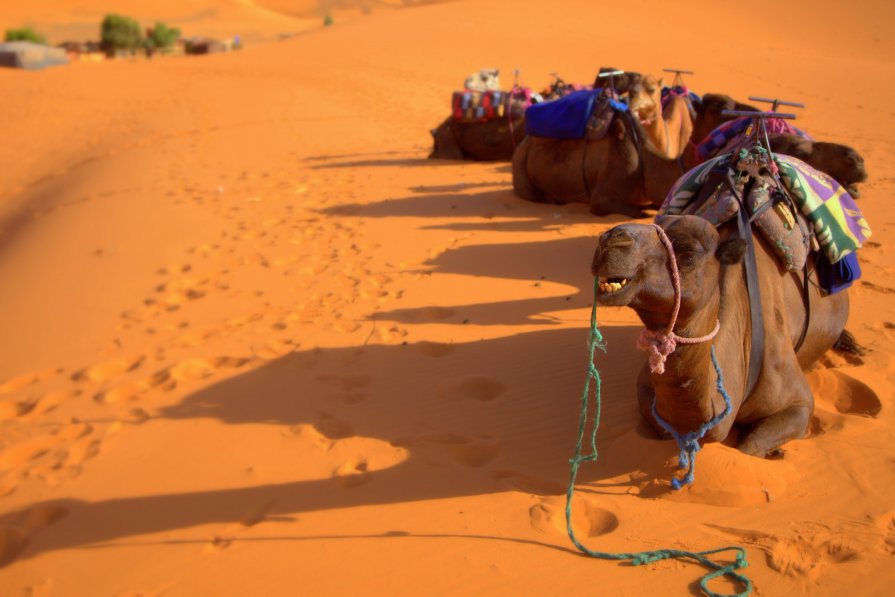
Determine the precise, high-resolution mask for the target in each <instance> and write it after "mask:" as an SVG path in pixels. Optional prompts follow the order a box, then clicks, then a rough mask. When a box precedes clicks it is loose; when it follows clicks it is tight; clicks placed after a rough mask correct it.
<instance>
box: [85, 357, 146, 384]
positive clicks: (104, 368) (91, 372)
mask: <svg viewBox="0 0 895 597" xmlns="http://www.w3.org/2000/svg"><path fill="white" fill-rule="evenodd" d="M145 359H146V357H144V356H143V355H138V356H135V357H129V358H123V359H115V360H112V361H106V362H104V363H98V364H96V365H91V366H89V367H87V368H85V369H82V370H80V371H77V372H75V373H74V374H72V376H71V377H72V379H73V380H74V381H93V382H103V381H109V380H110V379H113V378H115V377H118V376H119V375H122V374H124V373H127V372H128V371H133V370H134V369H137V368H138V367H139V366H140V365H141V364H142V363H143V361H144V360H145Z"/></svg>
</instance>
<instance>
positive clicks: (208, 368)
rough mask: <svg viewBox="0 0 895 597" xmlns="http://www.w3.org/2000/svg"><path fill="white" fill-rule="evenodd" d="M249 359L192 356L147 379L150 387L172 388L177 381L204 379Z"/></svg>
mask: <svg viewBox="0 0 895 597" xmlns="http://www.w3.org/2000/svg"><path fill="white" fill-rule="evenodd" d="M249 361H250V359H245V358H238V357H212V358H194V359H187V360H185V361H181V362H180V363H177V364H176V365H172V366H170V367H168V368H166V369H162V370H161V371H157V372H156V373H155V374H154V375H153V376H152V377H151V378H150V379H149V380H148V383H149V385H150V386H151V387H161V388H162V389H165V390H169V389H174V388H175V387H176V386H177V383H178V382H182V381H192V380H196V379H204V378H206V377H209V376H211V375H214V374H215V373H217V371H218V370H220V369H236V368H238V367H242V366H243V365H245V364H246V363H248V362H249Z"/></svg>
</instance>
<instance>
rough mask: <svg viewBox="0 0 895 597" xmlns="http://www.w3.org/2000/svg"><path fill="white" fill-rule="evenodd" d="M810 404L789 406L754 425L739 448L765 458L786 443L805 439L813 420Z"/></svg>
mask: <svg viewBox="0 0 895 597" xmlns="http://www.w3.org/2000/svg"><path fill="white" fill-rule="evenodd" d="M811 411H812V408H811V405H810V404H797V405H793V406H789V407H787V408H785V409H783V410H782V411H780V412H777V413H774V414H773V415H770V416H767V417H765V418H764V419H761V420H759V421H756V422H755V423H753V424H752V425H751V426H750V427H749V428H748V430H747V431H746V433H745V434H744V435H743V437H742V439H741V440H740V443H739V445H738V446H737V448H738V449H739V450H740V451H741V452H745V453H746V454H749V455H751V456H758V457H759V458H765V457H766V456H768V455H769V454H771V453H772V452H774V451H776V450H777V449H778V448H779V447H780V446H781V445H783V444H785V443H786V442H788V441H790V440H793V439H798V438H800V437H804V435H805V433H806V432H807V430H808V422H809V420H810V418H811Z"/></svg>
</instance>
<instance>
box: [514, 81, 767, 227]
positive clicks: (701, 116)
mask: <svg viewBox="0 0 895 597" xmlns="http://www.w3.org/2000/svg"><path fill="white" fill-rule="evenodd" d="M644 79H645V78H641V79H640V80H639V81H638V83H637V84H635V85H634V86H633V88H632V89H631V90H630V92H629V95H630V97H632V98H635V97H642V96H643V95H649V93H648V92H647V91H645V90H643V89H642V86H643V85H644ZM677 101H678V102H682V103H676V104H675V105H673V106H672V105H671V104H669V106H667V109H668V112H669V113H672V112H675V111H682V112H683V111H686V112H689V110H687V109H686V100H685V99H684V98H677ZM659 105H661V103H660V104H659ZM694 108H695V109H696V119H695V121H693V123H692V130H693V135H695V134H698V133H699V132H700V131H705V134H708V133H709V132H711V131H712V130H714V129H715V128H716V127H717V126H719V125H720V124H721V123H723V122H725V121H727V120H730V119H731V117H729V116H724V114H723V111H724V110H731V109H738V110H740V109H742V110H753V111H754V110H755V108H753V107H751V106H748V105H746V104H740V103H737V102H736V101H735V100H733V99H732V98H730V97H729V96H726V95H719V94H706V95H705V96H704V98H703V101H702V102H701V103H700V104H697V105H696V106H694ZM636 109H637V108H636V106H635V110H636ZM681 118H682V119H683V118H684V115H683V114H681ZM663 128H664V127H663ZM685 131H686V127H683V126H682V127H681V129H680V132H679V134H680V133H683V132H685ZM645 134H646V133H645V131H644V130H643V127H642V125H641V124H640V123H639V122H636V119H633V118H616V119H615V120H614V121H613V123H612V126H611V127H610V130H609V134H608V135H606V136H605V137H604V138H602V139H593V138H584V139H580V140H579V139H575V140H558V139H547V138H542V137H526V138H525V140H524V141H522V143H520V144H519V146H518V147H517V148H516V152H515V153H514V154H513V191H514V192H515V193H516V195H517V196H519V197H521V198H522V199H526V200H529V201H535V202H538V203H561V204H564V203H589V204H590V210H591V213H593V214H595V215H600V216H602V215H609V214H613V213H618V214H623V215H626V216H629V217H632V218H643V217H646V214H645V213H644V212H643V209H644V208H656V207H658V206H659V205H661V204H662V201H663V200H664V199H665V195H666V194H667V193H668V191H669V190H670V189H671V187H672V186H673V185H674V183H675V181H677V179H678V177H680V175H681V174H682V173H683V172H684V171H686V170H688V169H690V168H691V167H693V166H694V165H696V157H695V154H694V152H691V151H685V150H684V149H683V148H680V149H679V151H681V152H682V153H680V154H678V155H679V158H680V159H672V158H668V157H666V155H662V154H660V153H659V152H657V151H656V149H655V148H654V147H653V146H652V145H653V144H652V143H642V142H641V140H643V139H644V137H645ZM691 137H692V135H691ZM680 138H681V139H682V136H681V137H680ZM681 143H682V144H683V143H685V142H684V141H681ZM687 143H689V141H687ZM660 144H661V142H660ZM661 145H662V148H663V149H664V144H661ZM691 146H692V145H691Z"/></svg>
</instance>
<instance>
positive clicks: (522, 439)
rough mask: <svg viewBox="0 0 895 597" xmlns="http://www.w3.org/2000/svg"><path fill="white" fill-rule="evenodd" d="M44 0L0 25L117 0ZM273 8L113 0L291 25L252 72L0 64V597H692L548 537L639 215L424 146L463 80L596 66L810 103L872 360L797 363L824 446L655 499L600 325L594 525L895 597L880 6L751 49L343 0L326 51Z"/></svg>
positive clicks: (733, 36)
mask: <svg viewBox="0 0 895 597" xmlns="http://www.w3.org/2000/svg"><path fill="white" fill-rule="evenodd" d="M41 4H42V6H43V8H32V7H31V6H30V5H28V4H26V3H24V2H21V3H15V4H14V6H13V7H12V8H10V9H7V7H4V11H3V15H2V17H0V18H2V20H3V22H2V23H0V25H2V26H4V27H6V26H17V25H20V24H23V23H28V24H35V25H39V26H40V27H39V28H41V29H43V30H44V31H46V32H48V34H50V35H51V41H62V39H61V38H63V37H65V36H66V35H65V34H67V33H69V32H71V31H73V29H71V28H69V27H70V26H71V24H72V23H73V22H76V21H78V22H81V21H83V22H85V23H86V22H87V21H91V22H95V21H96V20H97V19H96V18H95V15H96V14H100V13H102V12H104V11H105V10H106V8H105V7H104V6H103V4H104V3H102V2H99V1H98V0H69V1H67V2H62V1H61V0H55V1H53V2H47V3H41ZM106 4H108V3H106ZM286 4H287V3H285V2H275V1H273V0H271V1H270V2H264V3H252V2H236V1H231V2H228V1H225V0H201V1H198V0H197V1H196V2H173V0H170V1H169V0H166V1H164V2H141V3H134V5H135V8H133V9H132V10H131V11H130V14H134V15H135V16H138V17H140V18H141V19H144V20H147V21H149V20H150V19H154V18H163V19H170V20H171V21H173V23H174V24H176V25H178V26H182V27H183V28H184V29H186V30H187V31H186V32H187V33H203V32H209V33H215V32H221V31H223V30H225V29H227V30H229V29H230V28H231V27H230V25H229V23H231V22H237V21H238V22H239V25H240V27H241V31H246V32H250V31H251V32H255V34H256V35H257V37H258V39H274V38H276V37H277V36H278V35H279V33H281V32H286V31H293V30H297V29H299V27H298V26H297V25H296V23H298V22H301V23H305V22H307V23H309V24H308V26H307V27H306V28H305V29H306V30H307V32H306V33H304V34H302V35H300V36H298V37H295V38H293V39H290V40H287V41H281V42H277V43H273V42H271V43H259V44H248V45H247V48H246V49H245V50H243V51H241V52H237V53H232V54H227V55H214V56H206V57H194V58H192V57H186V58H172V59H160V60H152V61H136V62H107V63H100V64H73V65H71V66H69V67H65V68H55V69H49V70H46V71H42V72H36V73H26V72H18V71H12V70H0V88H2V89H3V104H4V107H5V108H4V109H3V110H0V130H2V131H3V138H4V143H2V144H0V164H3V167H2V168H0V230H2V232H0V280H3V282H2V283H0V329H2V330H3V341H2V343H0V594H3V595H18V594H23V595H25V594H27V595H91V596H93V595H115V596H124V595H130V596H135V595H144V596H148V595H162V594H164V595H230V594H234V595H235V594H239V595H256V594H271V595H286V594H288V595H294V594H348V593H358V592H363V593H371V594H388V595H418V594H495V595H505V594H537V595H543V594H563V595H565V594H572V595H578V594H588V595H592V594H600V595H603V594H607V595H609V594H612V595H643V594H672V595H685V594H697V593H698V588H697V585H696V582H697V580H698V578H699V577H700V576H701V574H702V571H701V569H700V568H699V567H698V566H695V565H691V564H685V563H681V562H675V561H663V562H657V563H653V564H649V565H646V566H643V567H641V568H633V567H631V566H628V565H621V564H615V563H609V562H600V561H594V560H591V559H589V558H586V557H583V556H580V555H579V554H578V552H577V551H576V550H575V549H574V547H572V546H571V545H570V543H569V541H568V538H567V537H566V535H565V530H564V524H565V523H564V514H563V511H564V492H565V488H566V483H567V479H568V459H569V457H570V456H571V455H572V451H573V447H574V441H575V432H576V428H577V418H578V414H579V413H578V409H579V400H580V392H581V386H582V384H583V382H584V375H585V368H584V364H585V363H584V360H585V342H586V337H587V319H588V316H589V305H590V301H591V288H592V280H591V279H590V277H589V265H590V258H591V254H592V250H593V247H594V241H595V238H596V237H597V236H598V235H599V234H600V232H602V231H604V230H606V229H607V228H608V227H610V226H612V225H614V224H617V223H619V222H622V221H624V219H623V218H621V217H619V216H615V217H609V218H595V217H593V216H590V215H589V214H587V213H586V210H585V209H583V208H582V207H581V206H572V207H557V206H549V205H535V204H531V203H527V202H524V201H522V200H520V199H518V198H516V197H515V196H514V195H513V194H512V190H511V183H510V172H509V166H508V165H507V164H502V163H496V164H474V163H449V162H436V161H428V160H426V159H425V158H426V155H427V153H428V151H429V148H430V138H429V134H428V130H429V129H430V128H432V127H434V126H435V125H437V124H438V122H439V121H440V120H441V119H443V118H444V117H445V116H446V115H447V112H448V102H449V94H450V92H451V91H452V90H453V89H455V88H457V87H458V86H459V85H461V84H462V81H463V79H464V78H465V77H466V75H467V74H469V73H470V72H472V71H475V70H477V69H478V68H480V67H484V66H495V67H499V68H501V69H502V71H503V73H504V75H505V77H506V73H508V72H510V71H511V70H512V69H513V68H517V67H518V68H520V69H522V79H523V81H524V82H525V83H528V84H530V85H532V86H534V87H542V86H544V85H545V84H546V83H547V82H548V80H549V73H550V72H551V71H558V72H559V73H561V74H562V76H563V77H564V78H566V79H567V80H573V81H580V82H588V81H589V80H590V79H591V78H592V76H593V73H594V72H595V71H596V69H597V68H598V67H599V66H601V65H612V66H617V67H623V68H629V69H632V70H638V71H642V72H650V73H657V74H658V73H659V72H660V70H661V69H662V68H663V67H680V68H689V69H692V70H695V71H696V73H697V74H696V75H695V76H692V77H690V78H689V80H688V83H689V84H690V86H691V87H692V88H693V89H694V90H695V91H697V92H699V93H705V92H723V93H728V94H731V95H733V96H735V97H737V98H745V97H746V96H747V95H750V94H753V95H755V94H758V95H765V96H780V97H783V98H784V99H790V100H796V101H802V102H805V103H806V104H807V105H808V107H807V108H806V109H805V110H804V111H803V112H802V113H801V114H800V119H799V123H800V126H802V127H803V128H805V129H806V130H808V131H810V132H811V133H812V134H814V135H815V136H816V137H818V138H821V139H825V140H831V141H837V142H841V143H846V144H850V145H853V146H854V147H855V148H857V149H858V150H859V151H860V152H861V153H862V154H863V155H864V157H865V158H866V161H867V167H868V170H869V172H870V176H871V179H870V181H869V182H868V183H866V184H865V185H864V187H863V196H862V198H861V199H860V206H861V208H862V209H863V210H864V213H865V214H866V216H867V217H868V219H869V221H870V223H871V226H872V227H873V230H874V235H873V238H872V239H871V242H870V243H868V244H867V246H866V247H865V249H864V250H862V251H861V254H860V259H861V266H862V268H863V270H864V278H863V279H862V281H861V282H860V283H858V284H857V285H856V286H855V287H854V288H853V289H852V290H851V291H850V292H851V297H852V301H853V302H852V314H851V318H850V320H849V324H848V328H849V329H850V330H851V331H853V332H854V334H855V335H856V337H857V338H858V340H859V342H860V343H861V344H863V345H864V346H865V347H867V348H868V349H869V352H868V353H867V355H866V356H864V357H862V358H860V359H856V358H844V357H842V356H839V355H836V354H833V353H830V354H829V355H828V356H827V357H825V358H824V359H823V362H822V363H820V364H819V365H818V366H817V367H816V368H815V369H814V370H812V371H811V372H809V373H808V378H809V381H810V383H811V386H812V388H813V389H814V392H815V396H816V402H817V406H816V411H815V416H814V419H813V420H812V425H811V434H810V436H809V437H807V438H805V439H801V440H798V441H793V442H790V443H789V444H787V445H785V446H784V448H785V458H783V459H782V460H775V461H763V460H758V459H754V458H751V457H748V456H744V455H742V454H740V453H738V452H737V451H736V450H734V449H732V448H729V447H725V446H722V445H715V444H713V445H708V446H706V447H705V448H704V449H703V450H702V451H701V452H700V454H699V457H698V464H697V475H696V484H695V485H694V486H693V487H692V488H689V489H685V490H683V491H681V492H672V491H671V490H670V489H669V487H668V480H669V479H670V477H671V476H672V475H673V474H674V468H673V465H674V460H675V458H674V456H675V450H674V447H673V445H672V443H671V442H667V441H660V440H657V439H655V438H654V437H653V436H652V435H651V434H650V432H649V431H648V430H647V429H646V428H645V426H644V424H643V423H642V421H641V420H640V416H639V414H638V413H637V410H636V407H635V403H634V376H635V375H636V372H637V371H638V370H639V368H640V366H641V364H642V363H643V360H644V356H643V354H642V353H640V352H638V351H637V350H636V349H635V347H634V340H635V338H636V335H637V333H638V330H639V327H638V325H637V321H636V319H635V318H634V316H633V313H632V312H630V311H628V310H619V309H601V310H600V313H599V318H600V322H601V326H602V328H603V330H604V333H605V335H606V338H607V340H608V346H609V351H608V354H607V355H605V356H600V358H599V360H598V366H599V368H600V369H601V371H602V372H603V375H604V400H605V404H604V422H603V426H602V428H601V432H600V439H599V446H600V461H599V463H597V464H595V465H593V464H592V465H588V466H586V467H585V468H584V470H583V472H582V478H581V485H580V487H579V492H578V495H579V498H578V499H579V501H578V502H577V504H576V514H575V525H576V528H577V529H578V532H579V535H580V536H581V537H582V539H583V540H584V541H585V542H586V543H587V544H588V545H590V546H591V547H593V548H596V549H601V550H606V551H634V550H642V549H656V548H662V547H671V548H679V549H691V550H702V549H710V548H713V547H720V546H723V545H733V544H738V545H743V546H744V547H745V548H746V549H747V550H748V554H749V561H750V563H751V566H750V567H749V568H748V569H747V570H746V572H747V573H748V574H749V576H750V578H752V579H753V581H754V583H755V586H756V593H757V594H759V595H781V594H787V595H788V594H804V595H838V594H842V593H843V592H845V591H848V592H849V594H853V595H880V594H885V593H887V592H888V590H887V589H886V587H888V586H891V584H892V582H893V580H895V572H893V568H892V566H891V563H892V556H893V554H895V501H893V497H892V496H893V487H895V466H893V460H892V454H893V448H895V433H893V431H895V414H893V406H895V405H893V394H895V392H893V385H895V361H893V352H895V351H893V340H895V310H893V298H895V283H893V278H892V277H890V276H893V275H895V268H893V266H892V263H893V259H895V253H893V251H895V249H893V246H895V240H893V236H895V217H893V215H892V212H891V208H890V207H889V206H888V203H889V201H890V199H889V193H891V192H892V191H893V190H895V168H893V167H892V165H891V164H889V163H888V161H887V160H888V159H891V157H892V154H893V149H895V147H893V141H892V139H893V138H895V126H893V124H892V123H893V119H892V116H893V115H895V113H893V109H892V108H891V105H892V100H893V99H895V98H893V96H892V86H891V81H892V76H893V75H895V61H893V60H895V59H893V56H895V42H893V40H892V38H891V36H889V35H888V32H887V31H886V30H885V27H886V26H887V24H888V23H889V22H891V16H892V15H891V8H888V5H886V4H883V3H881V2H880V3H876V6H872V5H870V4H862V6H861V8H860V10H853V11H850V12H848V13H845V12H843V11H842V10H841V9H840V6H841V5H840V4H837V3H833V2H819V3H818V2H812V3H810V7H811V8H808V6H809V5H808V4H805V5H804V6H802V7H801V8H799V7H794V6H791V5H790V4H786V5H784V6H777V5H776V4H775V3H771V2H766V1H764V0H762V1H757V2H753V3H752V4H753V6H754V7H755V10H756V11H757V12H759V13H761V14H765V15H767V14H773V15H775V16H776V17H777V18H778V21H777V22H775V24H774V25H769V24H768V20H769V19H768V18H767V17H766V18H765V19H764V21H765V25H763V26H761V27H759V28H753V27H751V26H749V27H747V26H743V27H741V28H739V29H737V28H733V27H732V26H731V23H733V22H734V21H735V19H739V18H741V15H742V14H743V13H744V12H747V11H745V9H743V8H742V7H734V6H733V5H726V4H722V3H716V2H715V3H710V2H705V1H704V0H700V2H698V3H694V4H693V5H692V7H691V8H690V9H688V10H679V11H670V10H669V9H667V8H666V4H665V3H663V2H657V1H653V0H646V1H644V2H641V3H639V4H638V7H637V9H636V10H632V9H631V8H630V7H628V6H622V5H619V6H611V7H606V8H597V7H595V6H593V4H594V3H591V2H585V1H583V0H582V1H575V2H565V3H563V6H562V7H561V8H549V9H548V8H545V6H544V5H543V3H536V2H531V1H522V0H520V1H518V2H515V3H513V4H512V5H508V4H503V3H481V2H472V1H460V2H451V3H427V4H424V5H422V6H415V7H409V8H399V7H397V6H395V5H397V4H399V3H391V4H392V5H389V6H385V5H380V4H378V3H377V4H375V5H374V6H373V10H372V12H370V11H367V10H365V9H364V7H363V6H362V5H361V4H359V3H355V4H352V3H348V2H346V3H343V4H342V5H341V6H342V8H341V9H342V10H344V11H346V12H345V15H346V16H345V18H344V19H342V20H337V22H336V25H335V26H334V27H329V28H326V29H321V28H319V27H318V26H317V25H318V24H319V15H318V14H316V13H315V12H314V11H317V10H319V6H318V5H316V4H313V3H310V2H306V3H295V6H298V5H301V6H300V7H299V8H298V9H296V12H294V13H290V14H286V13H285V12H279V11H281V10H284V7H285V6H286ZM551 6H552V5H551ZM762 11H764V12H762ZM365 12H370V14H363V13H365ZM669 13H670V14H669ZM79 15H80V16H79ZM190 15H194V16H195V15H199V16H197V17H196V18H195V19H193V20H190V18H191V17H190ZM796 16H799V17H801V18H802V19H803V20H802V21H801V22H800V24H799V25H798V26H797V27H796V25H795V24H794V23H795V21H794V19H795V18H796ZM75 17H77V18H75ZM303 19H304V20H303ZM188 23H195V24H196V28H197V29H200V28H201V29H203V30H202V31H192V30H191V29H190V28H189V27H188V26H187V25H188ZM312 24H313V28H311V25H312ZM287 25H288V27H287ZM293 25H296V26H295V27H293ZM85 27H86V25H85ZM790 29H795V30H794V31H790ZM244 35H248V34H244ZM504 80H505V81H506V78H505V79H504ZM713 586H714V587H715V588H716V590H719V591H722V590H723V591H731V590H733V589H734V587H733V586H732V585H730V584H727V583H725V582H717V583H716V584H715V585H713Z"/></svg>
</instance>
